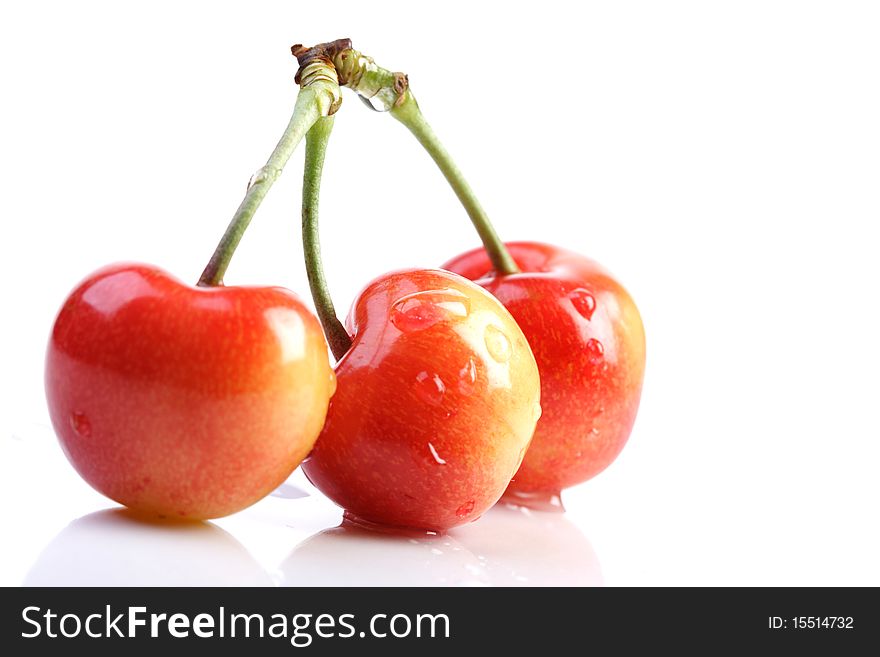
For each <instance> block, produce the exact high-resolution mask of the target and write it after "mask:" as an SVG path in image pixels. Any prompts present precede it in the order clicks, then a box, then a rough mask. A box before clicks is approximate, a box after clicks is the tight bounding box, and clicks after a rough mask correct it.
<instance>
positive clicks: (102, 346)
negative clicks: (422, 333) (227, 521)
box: [46, 264, 335, 518]
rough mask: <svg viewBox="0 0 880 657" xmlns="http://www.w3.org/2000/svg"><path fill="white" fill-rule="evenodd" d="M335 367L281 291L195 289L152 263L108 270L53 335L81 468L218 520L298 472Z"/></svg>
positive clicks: (50, 393) (140, 502) (153, 500)
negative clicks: (293, 472)
mask: <svg viewBox="0 0 880 657" xmlns="http://www.w3.org/2000/svg"><path fill="white" fill-rule="evenodd" d="M334 385H335V383H334V375H333V372H332V370H331V369H330V364H329V360H328V358H327V346H326V343H325V341H324V337H323V334H322V332H321V329H320V326H319V325H318V322H317V320H316V319H315V318H314V317H313V316H312V314H311V313H310V312H309V311H308V310H307V309H306V307H305V306H303V304H302V303H301V302H300V301H299V300H298V299H297V297H296V296H295V295H294V294H293V293H291V292H289V291H287V290H284V289H281V288H274V287H254V288H246V287H202V288H199V287H190V286H187V285H184V284H183V283H181V282H180V281H178V280H176V279H174V278H172V277H171V276H169V275H168V274H166V273H165V272H163V271H161V270H160V269H157V268H155V267H151V266H148V265H132V264H120V265H113V266H110V267H106V268H104V269H101V270H99V271H97V272H95V273H94V274H92V275H91V276H89V277H88V278H87V279H86V280H85V281H83V282H82V283H81V284H80V285H79V287H77V288H76V290H74V292H73V293H72V294H71V295H70V297H68V299H67V300H66V301H65V303H64V306H63V307H62V309H61V312H60V313H59V315H58V318H57V319H56V321H55V326H54V329H53V331H52V336H51V339H50V342H49V350H48V355H47V359H46V395H47V398H48V402H49V412H50V415H51V418H52V424H53V425H54V427H55V432H56V433H57V434H58V438H59V440H60V442H61V446H62V448H63V449H64V451H65V453H66V454H67V457H68V458H69V459H70V461H71V463H72V464H73V465H74V467H75V468H76V469H77V471H78V472H79V473H80V474H81V475H82V477H83V478H84V479H85V480H86V481H87V482H88V483H89V484H91V485H92V486H93V487H94V488H96V489H97V490H98V491H100V492H101V493H103V494H105V495H107V496H108V497H110V498H112V499H114V500H116V501H118V502H120V503H122V504H125V505H127V506H129V507H132V508H135V509H139V510H141V511H145V512H149V513H156V514H160V515H166V516H174V517H184V518H214V517H218V516H223V515H227V514H230V513H233V512H235V511H238V510H240V509H243V508H244V507H246V506H249V505H250V504H253V503H254V502H256V501H257V500H259V499H260V498H262V497H263V496H265V495H266V494H268V493H269V492H271V491H272V490H273V489H274V488H275V487H277V486H278V485H279V484H281V482H283V481H284V479H285V478H286V477H287V476H288V475H289V474H290V473H291V471H293V469H294V468H295V467H296V466H297V465H298V464H299V463H300V461H302V459H303V458H304V457H305V456H306V454H308V452H309V450H310V449H311V448H312V445H313V443H314V441H315V438H316V437H317V435H318V432H319V431H320V429H321V425H322V423H323V421H324V416H325V413H326V410H327V405H328V399H329V397H330V395H331V394H332V393H333V389H334Z"/></svg>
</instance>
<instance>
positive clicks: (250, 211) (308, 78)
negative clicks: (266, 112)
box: [198, 61, 341, 287]
mask: <svg viewBox="0 0 880 657" xmlns="http://www.w3.org/2000/svg"><path fill="white" fill-rule="evenodd" d="M297 82H299V83H300V84H301V85H302V86H301V88H300V91H299V94H298V95H297V98H296V105H295V106H294V108H293V116H291V118H290V122H289V123H288V124H287V128H286V129H285V130H284V134H283V135H281V140H280V141H279V142H278V145H277V146H275V150H273V151H272V155H270V156H269V159H268V160H267V161H266V164H265V165H264V166H263V167H261V168H260V169H259V170H258V171H257V172H256V173H255V174H254V175H253V176H251V179H250V182H249V183H248V188H247V192H246V193H245V196H244V200H242V202H241V204H240V205H239V206H238V209H237V210H236V211H235V215H234V216H233V217H232V221H230V222H229V226H228V227H227V228H226V232H225V233H224V234H223V237H222V239H221V240H220V243H219V244H218V245H217V248H216V249H215V250H214V254H213V255H212V256H211V260H210V261H209V262H208V264H207V266H206V267H205V270H204V271H203V272H202V275H201V277H199V283H198V284H199V285H200V286H203V287H210V286H216V285H223V276H224V275H225V274H226V269H227V268H228V267H229V262H230V261H231V260H232V255H233V254H234V253H235V249H236V248H238V245H239V243H240V242H241V238H242V237H243V236H244V233H245V231H246V230H247V227H248V225H249V224H250V222H251V219H253V217H254V214H255V213H256V211H257V208H259V207H260V204H261V203H262V202H263V199H264V198H265V197H266V194H267V193H268V192H269V189H271V187H272V185H273V184H274V183H275V181H276V180H277V179H278V177H279V176H280V175H281V171H282V170H283V169H284V165H285V164H287V161H288V160H289V159H290V156H291V155H292V154H293V151H294V150H295V149H296V147H297V146H298V145H299V143H300V142H301V141H302V140H303V137H305V135H306V133H307V132H308V131H309V129H310V128H311V127H312V126H313V125H314V124H315V122H316V121H318V119H320V118H321V117H322V116H329V115H331V114H333V113H334V112H335V111H336V110H337V109H338V108H339V104H340V102H341V97H340V93H339V84H338V81H337V76H336V71H335V69H334V67H333V65H332V64H331V63H330V62H327V61H309V62H306V63H305V64H302V63H301V66H300V70H299V72H298V73H297Z"/></svg>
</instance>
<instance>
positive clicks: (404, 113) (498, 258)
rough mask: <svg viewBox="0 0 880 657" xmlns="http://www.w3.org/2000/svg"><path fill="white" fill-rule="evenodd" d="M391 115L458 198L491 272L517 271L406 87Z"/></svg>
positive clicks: (484, 212) (472, 192)
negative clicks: (425, 155) (486, 255)
mask: <svg viewBox="0 0 880 657" xmlns="http://www.w3.org/2000/svg"><path fill="white" fill-rule="evenodd" d="M391 116H393V117H394V118H395V119H397V120H398V121H400V122H401V123H402V124H403V125H405V126H406V127H407V128H408V129H409V131H410V132H411V133H412V134H413V135H414V136H415V138H416V139H417V140H418V142H419V143H420V144H421V145H422V147H423V148H424V149H425V150H426V151H427V152H428V155H430V156H431V158H432V159H433V160H434V163H435V164H436V165H437V166H438V167H439V169H440V171H441V172H442V173H443V176H444V177H445V178H446V181H447V182H448V183H449V185H450V187H452V190H453V191H454V192H455V195H456V196H457V197H458V200H459V201H460V202H461V204H462V206H464V209H465V212H467V214H468V217H470V219H471V223H472V224H473V225H474V228H476V229H477V234H478V235H479V236H480V240H481V241H482V242H483V246H484V247H485V249H486V253H487V254H488V255H489V259H490V260H491V261H492V267H493V268H494V269H495V271H496V272H497V273H498V274H500V275H502V276H506V275H509V274H517V273H519V267H517V266H516V262H514V260H513V258H512V257H511V255H510V252H509V251H508V250H507V247H506V246H505V245H504V242H502V241H501V238H500V237H498V233H496V232H495V228H494V226H492V222H491V221H489V217H488V215H487V214H486V211H485V210H483V206H482V205H480V202H479V201H478V200H477V197H476V194H474V190H473V189H471V186H470V185H469V184H468V182H467V180H465V178H464V175H463V174H462V173H461V169H459V168H458V167H457V166H456V164H455V162H454V161H453V160H452V156H450V155H449V152H448V151H447V150H446V149H445V148H444V147H443V144H442V143H440V140H439V139H438V138H437V135H436V134H435V133H434V131H433V130H432V129H431V126H430V125H429V124H428V122H427V121H426V120H425V117H424V115H423V114H422V111H421V110H420V109H419V104H418V103H417V102H416V99H415V97H414V96H413V95H412V92H411V91H410V90H409V89H407V90H406V91H405V92H404V93H403V95H402V96H401V97H400V100H399V101H398V102H397V103H395V105H394V107H392V108H391Z"/></svg>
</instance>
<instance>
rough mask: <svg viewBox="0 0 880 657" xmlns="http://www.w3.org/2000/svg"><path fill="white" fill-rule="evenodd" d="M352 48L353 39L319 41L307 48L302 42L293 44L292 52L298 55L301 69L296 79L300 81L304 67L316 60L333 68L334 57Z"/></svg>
mask: <svg viewBox="0 0 880 657" xmlns="http://www.w3.org/2000/svg"><path fill="white" fill-rule="evenodd" d="M350 49H351V39H336V41H329V42H327V43H319V44H318V45H316V46H312V47H311V48H307V47H306V46H304V45H302V44H301V43H298V44H296V45H295V46H291V48H290V52H291V53H293V56H294V57H296V61H297V62H298V63H299V70H298V71H297V72H296V77H295V78H294V81H295V82H296V83H297V84H299V83H300V74H301V73H302V71H303V69H304V68H305V67H306V66H308V65H309V64H311V63H312V62H314V61H316V60H321V61H323V62H325V63H326V64H327V65H328V66H330V67H331V68H332V67H333V59H334V58H335V57H336V56H337V55H338V54H339V53H340V52H342V51H343V50H350Z"/></svg>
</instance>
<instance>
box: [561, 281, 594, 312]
mask: <svg viewBox="0 0 880 657" xmlns="http://www.w3.org/2000/svg"><path fill="white" fill-rule="evenodd" d="M568 300H569V301H571V305H572V306H574V309H575V310H577V311H578V313H579V314H580V315H582V316H583V318H584V319H586V320H590V319H592V318H593V313H594V312H595V311H596V299H595V297H594V296H593V295H592V294H590V293H589V292H587V291H586V290H585V289H584V288H582V287H579V288H577V289H576V290H572V291H571V292H569V293H568Z"/></svg>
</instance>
